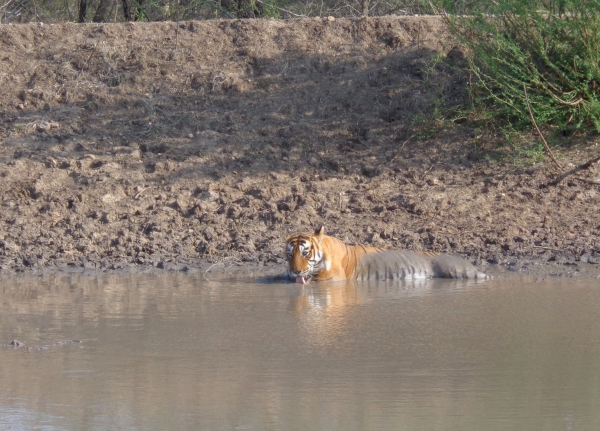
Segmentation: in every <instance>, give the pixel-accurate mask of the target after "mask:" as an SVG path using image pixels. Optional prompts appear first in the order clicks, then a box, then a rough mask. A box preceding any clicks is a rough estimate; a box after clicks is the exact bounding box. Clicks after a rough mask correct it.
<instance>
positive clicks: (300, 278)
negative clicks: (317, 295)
mask: <svg viewBox="0 0 600 431" xmlns="http://www.w3.org/2000/svg"><path fill="white" fill-rule="evenodd" d="M296 283H300V284H306V283H307V281H306V278H304V277H302V276H301V275H299V276H297V277H296Z"/></svg>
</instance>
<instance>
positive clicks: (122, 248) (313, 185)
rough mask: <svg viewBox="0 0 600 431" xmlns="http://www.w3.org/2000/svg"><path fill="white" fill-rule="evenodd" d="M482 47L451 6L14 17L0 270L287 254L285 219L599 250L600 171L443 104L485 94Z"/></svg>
mask: <svg viewBox="0 0 600 431" xmlns="http://www.w3.org/2000/svg"><path fill="white" fill-rule="evenodd" d="M463 63H464V60H463V57H462V55H461V53H460V51H459V50H458V49H456V48H455V47H453V46H452V44H451V43H450V39H449V37H448V35H447V34H446V33H445V32H444V30H443V27H442V25H441V23H440V21H439V20H438V19H437V18H435V17H402V18H399V17H384V18H373V19H356V20H346V19H338V20H334V21H329V20H326V19H306V20H293V21H277V20H265V21H260V20H237V21H236V20H232V21H204V22H182V23H179V24H177V23H149V24H99V25H76V24H65V25H43V24H35V25H4V26H0V88H1V90H0V92H1V93H0V94H1V97H0V178H1V181H0V200H1V205H2V211H1V212H0V245H1V246H2V247H0V271H2V272H5V273H10V272H15V271H16V272H22V271H29V270H39V269H41V268H47V267H52V268H56V267H58V268H63V267H68V268H80V267H85V268H91V269H99V270H110V269H118V268H133V267H138V266H143V267H146V268H147V267H157V268H165V269H185V268H188V269H189V268H193V267H196V266H199V265H202V264H205V263H206V262H216V261H219V260H222V259H223V258H228V261H238V260H239V261H240V262H246V263H247V264H248V265H255V264H259V265H264V264H269V263H275V264H280V263H282V262H283V261H282V250H283V242H284V238H285V233H284V232H285V228H286V227H289V228H290V229H292V230H294V231H296V230H309V229H312V228H313V227H315V226H318V225H320V224H324V225H325V226H326V230H327V231H328V232H329V233H331V234H334V235H337V236H339V237H341V238H343V239H345V240H347V241H353V242H365V243H373V244H377V245H380V246H388V247H393V248H410V249H430V250H436V251H444V252H449V253H454V254H462V255H464V256H466V257H467V258H469V259H470V260H471V261H473V262H475V263H477V264H480V265H481V264H485V263H503V264H507V265H509V266H510V267H511V268H515V269H522V268H523V267H526V266H529V267H531V261H530V260H531V259H534V258H537V257H539V258H540V259H541V261H547V260H550V261H551V262H556V263H560V264H562V263H568V264H573V265H571V266H568V267H564V268H567V269H566V271H567V272H573V271H575V270H578V267H577V265H581V264H582V262H590V263H595V262H597V261H598V260H597V259H598V257H597V256H598V254H599V253H600V241H599V238H598V234H599V233H600V230H599V229H600V214H599V211H598V203H599V199H600V196H599V194H598V186H595V185H592V184H590V183H586V182H583V181H579V180H573V179H567V180H564V181H563V182H561V183H560V184H559V185H557V186H550V187H548V186H547V184H548V182H549V181H550V180H551V179H553V178H554V177H555V175H554V174H552V173H551V167H550V165H543V164H542V165H539V166H538V165H536V166H533V167H529V168H527V169H521V170H519V169H515V168H514V167H497V166H496V167H494V166H493V165H490V164H489V163H488V162H486V161H485V160H483V159H479V158H478V157H475V156H476V155H477V154H476V153H477V151H476V149H477V148H478V147H479V146H480V144H481V142H482V141H485V140H486V137H485V136H483V137H482V136H480V135H478V134H477V132H475V131H473V130H468V129H464V128H463V127H462V126H461V125H455V126H454V127H452V128H450V129H447V130H445V131H442V132H440V131H439V130H436V123H435V122H433V121H432V122H431V123H428V121H429V120H434V119H435V118H436V117H435V113H436V112H438V111H439V110H440V109H441V108H445V107H448V106H452V105H455V104H458V103H460V102H462V101H464V100H465V97H467V96H466V91H465V85H466V79H467V78H466V77H465V76H464V74H462V73H461V72H460V71H459V69H458V68H457V67H456V66H460V65H461V64H463ZM457 122H460V121H457ZM423 124H431V129H428V128H427V127H423ZM576 151H577V150H576V149H574V150H572V151H571V152H569V153H564V154H561V156H562V159H561V160H562V161H563V163H565V164H566V163H568V162H569V161H571V160H573V161H576V160H579V161H582V160H584V159H585V157H586V156H587V155H586V154H577V152H576ZM578 176H579V177H584V178H586V179H588V180H593V179H594V178H595V176H596V172H594V171H593V170H587V171H585V172H583V173H580V174H578ZM524 262H525V263H524ZM564 268H563V267H562V266H561V267H560V268H559V269H558V272H564V271H565V270H564Z"/></svg>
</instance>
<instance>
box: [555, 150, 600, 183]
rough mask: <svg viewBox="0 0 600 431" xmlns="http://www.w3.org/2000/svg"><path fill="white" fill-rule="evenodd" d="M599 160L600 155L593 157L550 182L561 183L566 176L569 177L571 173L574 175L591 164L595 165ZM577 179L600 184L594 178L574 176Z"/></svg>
mask: <svg viewBox="0 0 600 431" xmlns="http://www.w3.org/2000/svg"><path fill="white" fill-rule="evenodd" d="M598 161H600V156H597V157H594V158H593V159H590V160H588V161H587V162H585V163H583V164H581V165H579V166H576V167H574V168H573V169H571V170H569V171H567V172H565V173H563V174H562V175H560V176H559V177H558V178H556V179H555V180H554V181H552V182H551V183H550V185H552V186H555V185H556V184H558V183H560V182H561V181H562V180H564V179H565V178H567V177H568V176H570V175H573V174H574V173H575V172H579V171H583V170H585V169H587V168H589V167H590V166H592V165H594V164H595V163H598ZM574 178H575V179H576V180H579V181H583V182H584V183H590V184H600V183H599V182H597V181H593V180H588V179H586V178H580V177H574Z"/></svg>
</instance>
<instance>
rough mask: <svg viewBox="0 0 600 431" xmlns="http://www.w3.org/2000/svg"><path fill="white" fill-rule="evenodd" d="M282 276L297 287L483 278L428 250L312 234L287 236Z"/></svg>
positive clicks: (469, 267)
mask: <svg viewBox="0 0 600 431" xmlns="http://www.w3.org/2000/svg"><path fill="white" fill-rule="evenodd" d="M286 257H287V264H288V265H287V271H286V273H285V277H286V278H288V279H289V280H292V281H295V282H296V283H300V284H307V283H308V282H309V281H310V280H314V281H342V280H349V279H356V280H390V279H406V278H415V279H416V278H432V277H439V278H473V279H487V278H489V277H488V276H487V275H486V274H484V273H482V272H479V271H478V270H477V268H475V267H474V266H473V265H472V264H471V263H470V262H468V261H466V260H464V259H461V258H459V257H455V256H450V255H446V254H440V253H436V252H431V251H421V252H415V251H411V250H402V251H394V250H387V249H384V248H379V247H372V246H367V245H348V244H346V243H344V242H343V241H341V240H339V239H337V238H334V237H332V236H329V235H325V228H324V226H320V227H319V228H317V229H316V230H315V231H314V233H311V232H301V233H296V234H290V233H288V234H287V242H286Z"/></svg>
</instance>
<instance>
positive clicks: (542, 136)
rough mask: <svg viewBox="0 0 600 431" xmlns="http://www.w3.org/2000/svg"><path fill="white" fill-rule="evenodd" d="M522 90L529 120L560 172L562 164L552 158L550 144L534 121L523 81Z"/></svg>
mask: <svg viewBox="0 0 600 431" xmlns="http://www.w3.org/2000/svg"><path fill="white" fill-rule="evenodd" d="M523 91H524V92H525V102H527V109H528V110H529V116H530V117H531V122H532V123H533V125H534V126H535V130H537V132H538V135H540V138H542V143H543V144H544V148H545V149H546V153H548V155H549V156H550V158H551V159H552V161H553V162H554V164H555V165H556V166H558V169H559V170H560V171H561V172H562V170H563V169H562V166H560V163H558V161H556V159H555V158H554V154H552V150H550V146H549V145H548V142H546V139H544V135H542V132H541V130H540V128H539V127H538V125H537V122H536V121H535V118H534V116H533V112H532V111H531V106H530V105H529V97H527V87H526V86H525V83H523Z"/></svg>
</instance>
